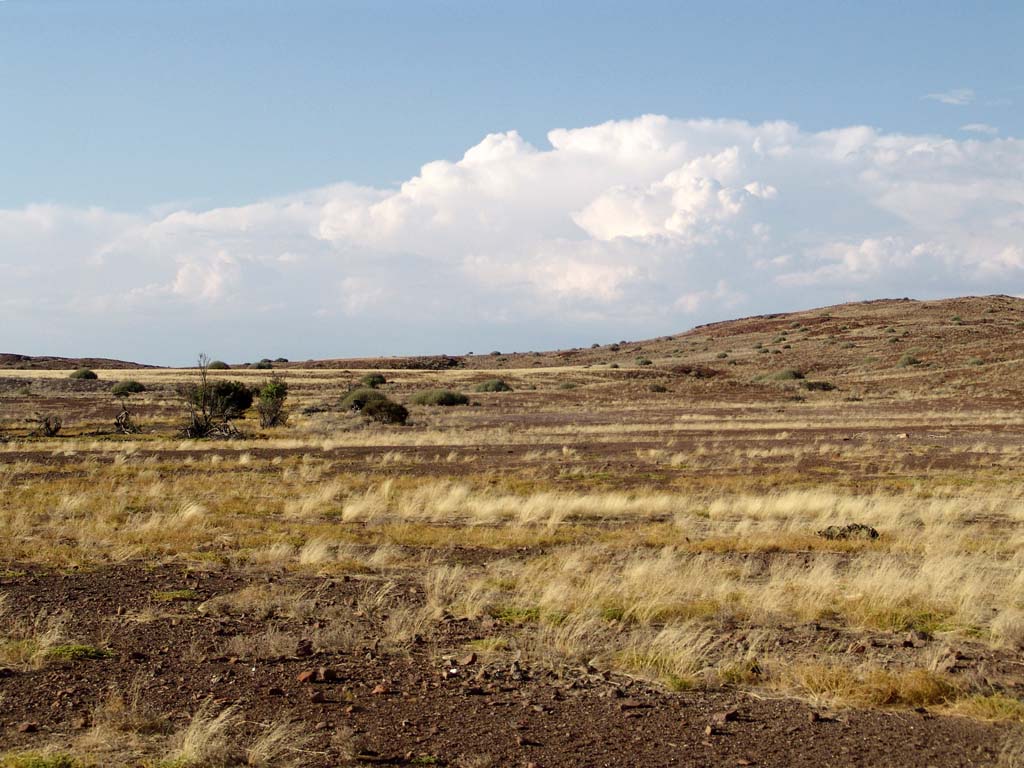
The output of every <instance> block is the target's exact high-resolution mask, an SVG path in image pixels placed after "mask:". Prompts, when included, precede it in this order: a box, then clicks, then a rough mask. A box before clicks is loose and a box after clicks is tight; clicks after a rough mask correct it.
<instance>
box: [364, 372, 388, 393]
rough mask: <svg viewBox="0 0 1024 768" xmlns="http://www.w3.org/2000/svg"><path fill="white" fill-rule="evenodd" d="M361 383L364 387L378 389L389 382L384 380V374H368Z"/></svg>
mask: <svg viewBox="0 0 1024 768" xmlns="http://www.w3.org/2000/svg"><path fill="white" fill-rule="evenodd" d="M359 383H360V384H362V385H363V386H364V387H369V388H370V389H376V388H377V387H379V386H382V385H384V384H387V383H388V380H387V379H385V378H384V374H382V373H368V374H366V375H365V376H363V378H361V379H360V380H359Z"/></svg>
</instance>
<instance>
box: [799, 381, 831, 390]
mask: <svg viewBox="0 0 1024 768" xmlns="http://www.w3.org/2000/svg"><path fill="white" fill-rule="evenodd" d="M800 384H801V386H802V387H803V388H804V389H806V390H808V391H809V392H831V391H832V390H833V389H835V388H836V385H835V384H833V383H832V382H830V381H803V382H801V383H800Z"/></svg>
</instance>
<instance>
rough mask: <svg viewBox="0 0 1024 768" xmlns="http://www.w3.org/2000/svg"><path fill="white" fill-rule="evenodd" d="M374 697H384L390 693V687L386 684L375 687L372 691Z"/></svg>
mask: <svg viewBox="0 0 1024 768" xmlns="http://www.w3.org/2000/svg"><path fill="white" fill-rule="evenodd" d="M370 693H371V694H373V695H374V696H384V695H386V694H388V693H389V691H388V687H387V686H386V685H385V684H384V683H378V684H377V685H376V686H374V688H373V690H372V691H370Z"/></svg>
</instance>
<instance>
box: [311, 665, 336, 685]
mask: <svg viewBox="0 0 1024 768" xmlns="http://www.w3.org/2000/svg"><path fill="white" fill-rule="evenodd" d="M314 679H315V680H316V681H317V682H318V683H331V682H334V681H335V680H337V679H338V673H337V672H335V671H334V670H333V669H331V668H330V667H320V668H319V669H317V671H316V675H315V676H314Z"/></svg>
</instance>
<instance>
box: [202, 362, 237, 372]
mask: <svg viewBox="0 0 1024 768" xmlns="http://www.w3.org/2000/svg"><path fill="white" fill-rule="evenodd" d="M206 367H207V368H208V369H209V370H211V371H228V370H231V366H230V365H228V364H227V363H225V362H224V361H223V360H214V361H213V362H211V363H210V364H209V365H208V366H206Z"/></svg>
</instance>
